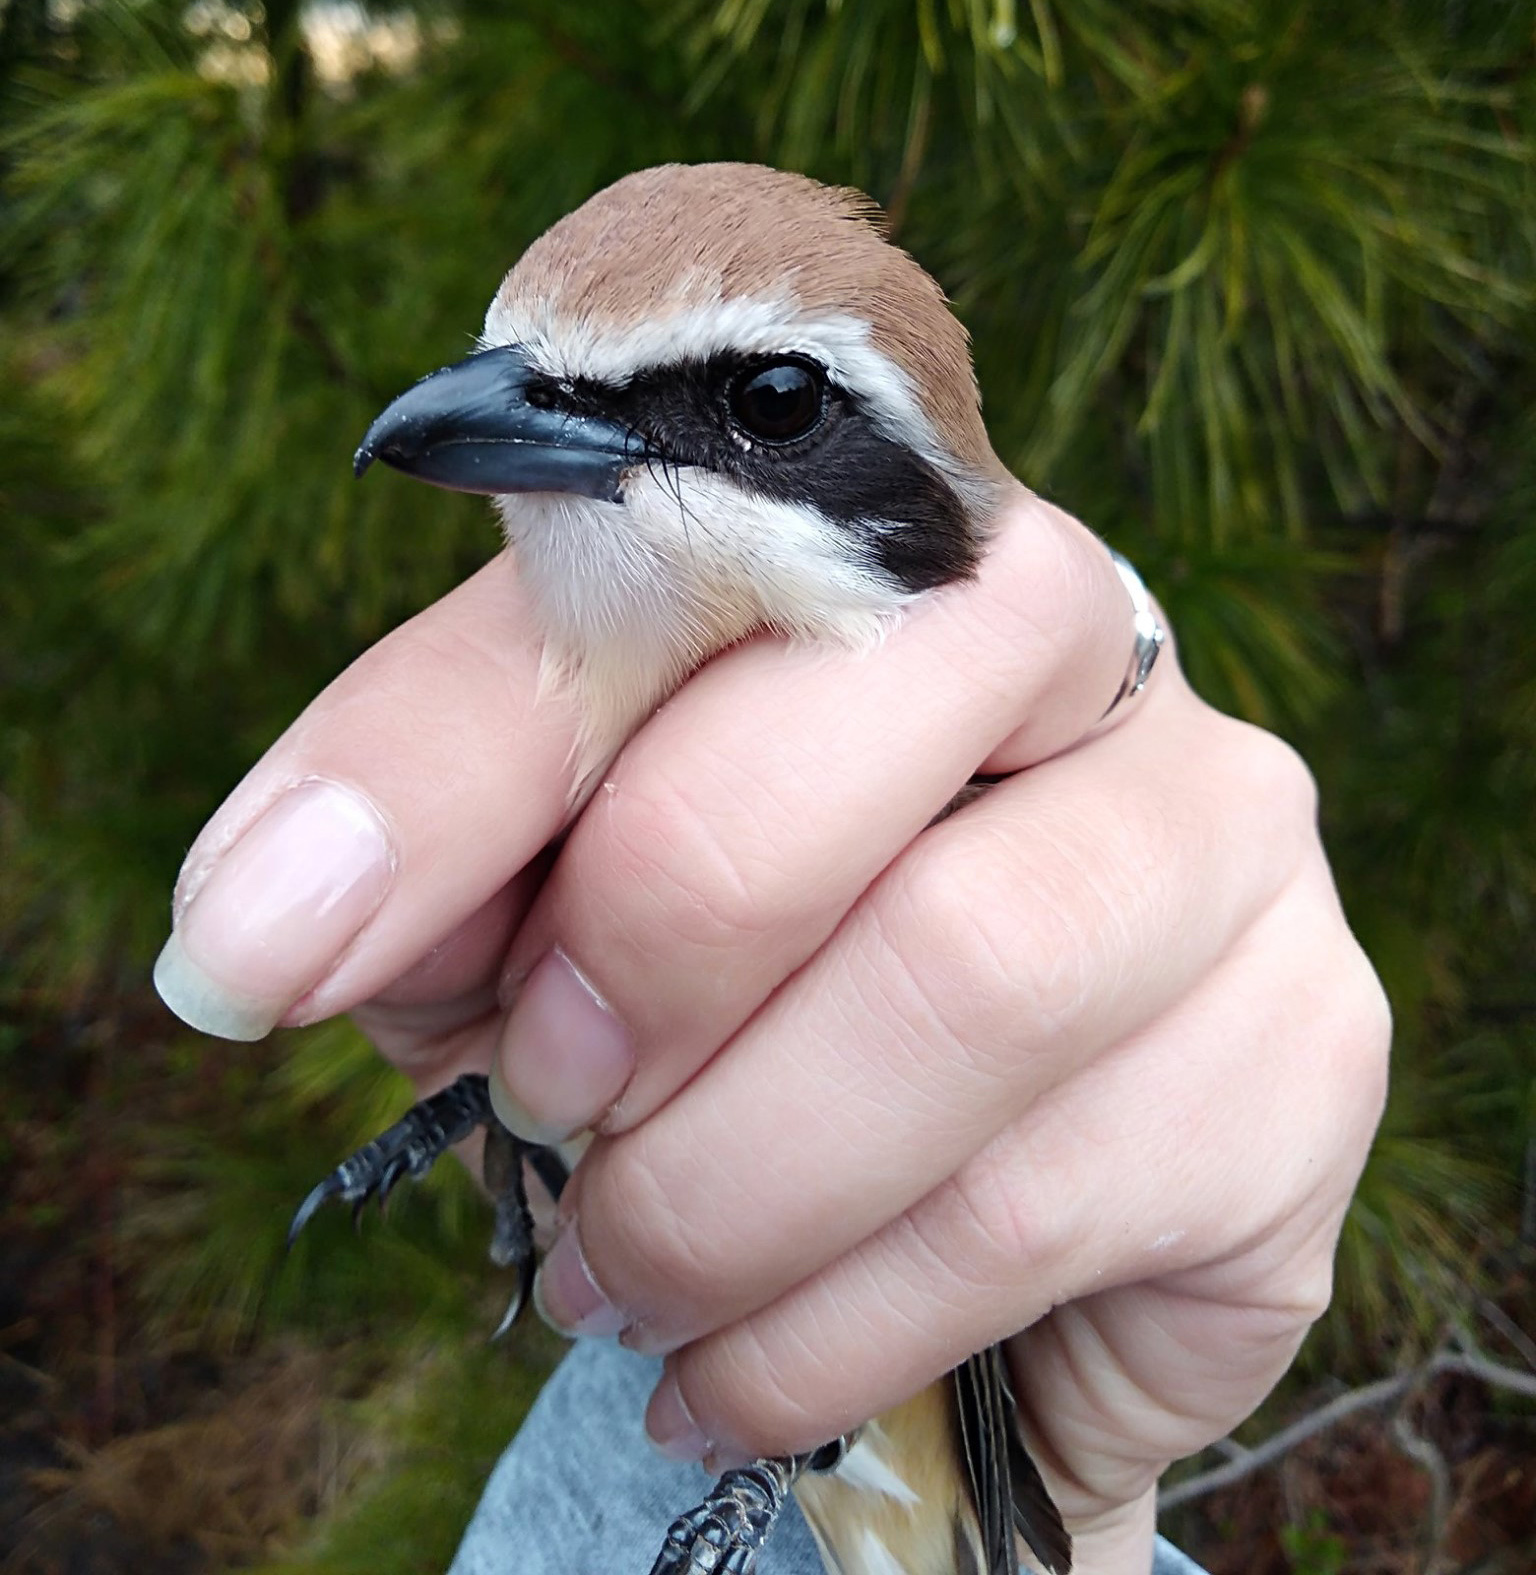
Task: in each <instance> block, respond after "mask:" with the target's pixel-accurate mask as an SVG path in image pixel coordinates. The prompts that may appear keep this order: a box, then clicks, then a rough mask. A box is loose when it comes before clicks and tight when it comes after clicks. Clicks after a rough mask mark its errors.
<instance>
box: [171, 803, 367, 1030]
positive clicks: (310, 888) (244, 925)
mask: <svg viewBox="0 0 1536 1575" xmlns="http://www.w3.org/2000/svg"><path fill="white" fill-rule="evenodd" d="M394 867H395V859H394V852H393V849H392V848H391V845H390V840H389V834H388V832H387V831H386V829H385V827H384V823H383V821H382V820H381V819H380V818H379V814H378V812H377V811H376V810H375V809H374V807H373V806H372V805H371V804H370V803H368V801H367V800H366V799H364V798H363V797H361V796H360V795H359V794H357V793H354V792H352V791H351V789H349V788H344V787H340V786H338V785H337V784H335V783H333V782H318V781H315V782H302V783H300V784H299V785H298V786H297V787H294V788H290V789H289V791H288V792H286V793H285V794H283V796H282V797H281V798H279V799H278V800H277V802H276V803H274V804H273V805H272V806H271V808H270V809H268V810H267V811H266V812H265V813H264V814H263V815H262V816H261V818H260V819H259V820H257V821H256V822H255V824H254V825H252V826H251V827H250V829H249V830H248V831H246V833H245V834H244V836H242V837H241V838H240V840H239V841H238V842H236V843H235V844H234V846H233V847H231V848H230V849H229V850H228V851H227V852H226V853H225V854H224V855H223V857H222V858H220V860H219V862H218V863H217V864H216V865H214V867H213V869H212V871H211V872H210V873H209V874H208V876H207V878H206V879H205V880H204V881H203V882H202V884H201V885H200V886H199V888H198V890H197V892H196V894H195V895H194V896H193V898H192V900H191V902H190V903H189V904H188V906H187V907H186V908H185V909H184V910H183V911H182V913H181V914H180V915H179V917H178V918H177V920H176V925H175V928H174V929H173V930H172V931H171V936H170V939H169V940H168V941H167V942H166V943H165V948H164V950H162V951H161V953H160V957H159V960H158V961H157V962H156V963H155V988H156V989H157V990H158V991H159V992H160V999H161V1000H162V1001H164V1002H165V1004H166V1005H167V1006H168V1007H170V1009H171V1010H172V1011H173V1012H175V1014H176V1015H177V1016H178V1017H179V1018H181V1019H182V1021H183V1022H186V1023H189V1024H190V1025H191V1026H192V1027H193V1028H198V1029H201V1030H202V1031H203V1032H204V1033H208V1034H217V1035H219V1036H220V1037H221V1038H224V1039H260V1038H262V1037H263V1035H265V1034H267V1033H270V1032H271V1030H272V1029H273V1028H274V1027H275V1026H276V1024H277V1023H278V1021H279V1020H280V1019H281V1018H282V1016H283V1014H284V1013H285V1012H286V1011H287V1010H288V1008H289V1007H290V1006H292V1005H293V1003H294V1002H295V1001H297V1000H298V999H299V998H300V997H301V996H303V995H304V994H306V993H307V992H308V991H309V990H311V989H313V988H314V986H315V985H316V984H318V983H319V982H320V981H321V980H322V979H323V978H324V977H325V976H326V974H328V973H329V972H330V971H331V968H332V966H333V964H334V963H335V961H336V959H337V958H338V957H339V956H340V954H341V952H342V950H343V949H344V948H345V947H346V946H347V945H348V943H349V942H351V940H352V939H353V937H354V936H356V934H357V933H358V931H359V930H361V929H362V927H363V925H364V924H366V923H367V922H368V920H369V919H370V918H371V917H372V916H373V913H374V910H375V909H376V908H377V907H378V906H379V903H380V902H381V901H383V898H384V894H385V892H386V891H387V890H388V888H389V883H390V879H391V877H392V876H393V874H394Z"/></svg>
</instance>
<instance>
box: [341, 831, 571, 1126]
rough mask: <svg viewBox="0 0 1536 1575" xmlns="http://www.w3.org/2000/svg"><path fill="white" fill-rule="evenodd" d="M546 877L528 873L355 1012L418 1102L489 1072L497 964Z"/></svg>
mask: <svg viewBox="0 0 1536 1575" xmlns="http://www.w3.org/2000/svg"><path fill="white" fill-rule="evenodd" d="M543 873H544V860H543V858H542V857H540V858H536V859H534V860H533V861H532V862H531V863H529V864H527V865H525V866H524V868H523V869H521V870H519V871H518V873H517V874H516V875H515V876H513V878H512V879H511V880H510V881H508V883H507V884H506V885H505V886H503V887H502V888H501V890H500V891H498V892H497V893H496V894H495V895H494V896H493V897H492V898H491V899H490V901H489V902H486V903H484V904H482V905H481V906H480V907H479V908H477V909H476V910H475V911H474V912H473V913H472V914H470V916H469V917H468V918H467V919H465V920H464V921H463V923H461V924H460V925H459V926H458V928H457V929H455V930H453V931H452V932H451V933H450V934H449V935H447V936H446V937H445V938H444V939H443V940H441V941H440V942H439V943H438V944H437V945H436V946H434V947H432V949H431V950H430V951H428V952H426V953H425V954H424V955H423V956H422V957H421V958H420V959H419V961H417V962H416V963H415V964H413V965H412V966H411V967H410V968H408V969H407V970H406V971H405V973H403V974H402V975H401V976H400V977H399V978H398V979H395V980H393V981H391V982H390V984H388V985H387V986H386V987H385V988H384V989H383V990H382V991H380V993H379V994H378V995H375V996H374V997H373V998H372V999H371V1000H367V1001H364V1002H361V1003H360V1004H359V1005H358V1006H356V1007H354V1008H353V1010H352V1018H353V1021H354V1022H356V1024H357V1026H358V1027H359V1028H361V1029H362V1031H363V1032H364V1033H365V1034H366V1035H367V1036H368V1038H369V1039H370V1040H372V1041H373V1044H374V1047H375V1048H376V1049H377V1050H378V1051H379V1052H380V1053H381V1054H382V1055H383V1056H384V1057H385V1058H386V1059H387V1060H388V1061H389V1062H390V1063H391V1064H392V1065H394V1066H395V1067H397V1068H398V1069H399V1070H400V1071H402V1072H404V1073H405V1074H406V1076H407V1077H409V1078H410V1079H411V1081H412V1083H413V1084H414V1085H415V1087H416V1091H417V1094H418V1096H419V1097H425V1096H426V1095H428V1094H432V1093H435V1092H436V1091H437V1090H438V1089H439V1088H441V1087H442V1086H443V1085H444V1084H446V1083H450V1082H452V1081H453V1079H454V1078H455V1077H457V1076H458V1075H459V1074H460V1073H461V1072H483V1071H485V1069H486V1067H487V1066H488V1065H489V1064H490V1059H491V1049H492V1046H493V1045H494V1044H495V1042H496V1034H497V1031H498V1028H499V1026H500V1018H501V1012H500V1007H499V1005H498V1002H497V995H496V989H497V983H498V980H499V979H500V976H501V965H502V960H503V958H504V957H505V956H506V951H507V946H508V944H509V943H510V941H511V938H512V936H513V934H514V933H515V931H516V929H517V926H518V925H519V924H520V923H521V922H522V919H523V917H524V915H525V914H526V913H527V911H528V906H529V904H530V903H531V902H532V900H533V897H534V894H535V893H536V892H537V890H538V884H539V881H540V879H541V878H542V875H543Z"/></svg>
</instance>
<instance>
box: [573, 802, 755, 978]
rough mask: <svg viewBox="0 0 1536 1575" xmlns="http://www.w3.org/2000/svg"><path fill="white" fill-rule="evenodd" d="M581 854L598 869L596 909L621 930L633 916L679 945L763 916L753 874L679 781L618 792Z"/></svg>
mask: <svg viewBox="0 0 1536 1575" xmlns="http://www.w3.org/2000/svg"><path fill="white" fill-rule="evenodd" d="M581 855H582V863H583V866H584V867H588V868H597V869H601V870H602V872H603V878H602V881H601V883H600V889H601V893H602V901H603V904H604V909H605V911H606V913H607V915H608V916H610V918H611V922H612V924H613V925H614V927H615V928H616V929H618V930H619V931H620V932H621V933H633V927H634V926H635V925H636V922H637V920H640V921H641V922H642V924H643V926H644V927H646V928H650V927H652V926H660V928H661V930H662V932H663V933H664V934H665V935H667V936H669V937H672V938H675V939H677V940H679V941H681V942H683V943H685V944H687V945H692V946H705V947H717V946H721V945H729V944H734V943H735V942H737V941H739V940H740V939H741V937H743V936H744V935H751V934H754V933H756V932H757V931H758V930H760V929H761V928H762V926H763V923H764V922H765V906H766V904H765V901H764V897H763V894H762V892H761V891H760V885H761V881H760V878H759V872H758V871H755V870H754V869H752V868H751V866H750V865H748V864H746V863H745V862H744V861H743V860H742V859H741V858H740V855H739V853H738V851H737V850H735V849H734V848H733V847H732V845H731V842H730V840H729V838H727V837H725V836H723V835H722V834H721V827H720V826H719V825H718V824H717V823H716V820H715V817H713V816H712V815H709V814H707V813H704V812H703V811H702V810H701V809H700V808H699V807H698V806H697V805H696V804H695V803H694V802H693V801H692V798H691V796H690V793H689V790H688V786H687V785H686V784H684V783H680V782H677V781H662V782H659V783H650V784H648V785H647V786H646V787H645V788H644V789H641V788H638V787H637V788H634V789H631V790H629V791H625V792H623V793H622V794H621V795H620V796H619V801H618V802H617V803H616V805H615V807H614V809H613V811H612V812H611V813H609V814H607V815H605V816H603V817H602V826H601V829H600V831H599V832H597V833H596V834H595V835H594V837H593V840H592V841H591V842H586V843H585V844H584V846H583V847H582V849H581ZM648 949H653V946H650V947H649V948H648Z"/></svg>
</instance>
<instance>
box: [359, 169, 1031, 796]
mask: <svg viewBox="0 0 1536 1575" xmlns="http://www.w3.org/2000/svg"><path fill="white" fill-rule="evenodd" d="M481 346H482V348H481V350H480V351H479V352H478V353H477V354H475V355H473V356H471V357H470V358H469V359H468V360H466V361H463V362H461V363H459V364H458V365H456V366H451V367H446V368H444V369H443V370H442V371H440V372H435V373H433V374H432V375H431V376H430V377H428V378H425V379H424V380H423V381H422V382H420V383H418V384H417V385H416V386H415V387H414V388H412V389H410V390H409V391H407V392H406V393H405V394H403V395H402V396H401V397H400V398H399V399H397V400H396V401H395V402H394V403H393V404H392V405H390V406H389V408H388V409H387V410H385V411H384V413H383V414H382V415H380V416H379V418H378V420H377V421H375V422H374V424H373V426H372V427H371V428H370V429H369V431H368V434H367V436H366V437H365V438H364V439H363V443H362V446H361V447H360V448H359V450H358V454H357V468H358V471H359V474H361V471H362V470H363V469H364V468H366V466H367V465H368V464H369V463H370V462H371V461H372V460H374V459H381V460H383V461H385V463H387V464H390V465H393V466H394V467H396V468H397V469H400V470H403V471H406V472H407V473H409V474H411V475H414V476H417V477H419V478H420V479H422V480H424V481H429V482H432V483H434V484H436V485H438V486H444V487H450V488H454V489H457V490H460V491H468V492H480V493H487V494H490V495H492V496H494V497H495V498H496V500H497V506H498V508H499V510H500V512H501V516H502V520H503V523H504V525H505V527H506V532H507V536H508V539H509V541H510V542H511V545H512V547H513V550H514V553H515V555H516V557H517V560H518V565H519V572H520V575H521V577H522V579H523V580H524V582H525V583H526V584H527V586H528V588H529V591H530V593H531V595H532V598H533V601H534V604H535V606H536V607H537V609H538V613H539V616H540V617H541V619H542V621H543V624H544V635H545V639H546V644H547V652H548V667H549V670H550V671H551V672H552V673H555V674H558V675H560V676H561V677H562V678H564V679H567V680H568V681H569V682H571V683H572V684H573V685H574V687H575V690H576V694H577V698H578V701H579V702H580V704H581V707H582V714H583V728H584V732H583V737H582V740H581V742H580V744H579V746H578V749H579V756H580V758H579V760H578V775H579V776H580V777H582V778H587V777H590V776H591V774H592V772H593V771H595V770H596V769H598V768H600V767H601V765H602V764H604V763H605V762H606V760H607V758H608V757H609V756H611V754H612V753H613V752H614V751H615V750H616V749H617V748H618V747H619V745H620V744H621V743H622V742H623V739H624V737H625V736H627V734H628V733H629V732H630V731H631V730H632V729H633V728H634V727H635V726H636V725H637V723H638V722H639V721H640V720H641V719H642V718H643V717H644V716H645V715H646V714H647V713H648V712H649V710H650V709H651V708H653V707H654V706H655V705H656V704H657V703H658V702H659V701H660V700H661V699H662V698H663V697H664V696H665V695H666V694H667V693H669V692H670V691H671V690H672V689H673V688H674V687H675V686H676V685H677V684H678V683H679V682H681V680H682V679H683V678H684V677H685V676H686V675H687V674H688V673H689V672H690V671H691V670H692V669H693V668H695V667H696V666H698V665H699V664H700V663H701V662H703V661H704V660H706V659H707V658H708V657H709V656H711V655H713V654H714V653H715V652H716V651H718V650H720V649H722V648H723V647H725V646H727V645H729V644H731V643H732V642H734V641H736V640H739V639H741V638H742V637H744V636H746V635H748V634H750V633H752V632H753V631H755V630H758V629H761V628H773V629H778V630H782V631H785V632H787V633H790V634H792V635H801V636H809V637H818V638H825V637H831V638H833V639H837V640H841V641H843V642H845V643H851V644H868V643H872V642H873V641H874V640H876V639H878V638H879V636H880V633H881V632H882V631H883V629H884V628H885V627H887V626H888V624H889V623H890V621H891V619H892V618H893V617H894V616H895V615H896V614H897V613H899V611H900V609H901V608H902V607H903V606H904V605H906V604H907V603H908V602H910V601H911V600H912V598H913V597H915V596H917V595H919V594H921V593H922V592H924V591H926V590H929V589H931V588H933V587H935V586H939V585H942V584H945V583H948V582H950V581H953V580H956V579H960V578H963V577H965V576H967V575H968V574H970V573H972V572H973V571H974V569H975V566H976V564H977V561H978V558H979V556H980V553H981V550H982V547H983V545H984V541H985V535H986V531H987V522H988V520H989V518H990V517H991V515H992V513H993V512H994V510H995V507H996V504H997V501H998V499H999V496H1000V494H1001V491H1002V489H1003V487H1004V486H1005V485H1006V484H1007V480H1008V477H1007V473H1006V472H1005V471H1004V469H1003V468H1002V466H1001V464H1000V463H999V461H998V460H997V459H996V457H995V456H994V455H993V453H992V449H991V446H990V444H989V442H988V440H987V434H986V429H985V428H984V426H983V424H982V420H981V409H980V400H979V397H978V394H977V389H976V379H975V374H974V372H973V371H972V368H971V358H970V346H969V341H968V339H967V337H966V333H965V330H964V329H963V328H962V327H961V326H960V324H959V322H958V321H957V320H956V319H955V318H954V316H953V315H952V314H951V313H950V311H949V309H948V306H947V304H946V302H945V299H944V295H943V292H942V291H941V290H940V289H939V286H938V285H937V284H936V283H935V282H934V281H933V279H932V278H930V277H929V275H928V274H926V273H925V272H924V271H923V270H922V269H921V268H920V267H919V266H918V265H917V263H916V262H914V261H913V260H912V258H911V257H910V256H908V255H907V253H906V252H904V251H902V250H900V249H899V248H898V247H896V246H894V245H892V244H891V242H889V241H888V240H887V239H886V238H885V236H884V233H883V231H882V228H881V223H880V215H879V212H878V210H877V209H876V208H875V207H874V206H873V204H871V203H870V202H869V201H868V200H867V199H866V198H864V197H862V196H861V195H859V194H858V193H857V192H852V191H847V190H838V189H834V188H831V187H827V186H822V185H819V184H817V183H816V182H815V181H812V180H808V179H806V178H805V177H804V176H800V175H791V174H786V173H783V172H781V171H778V170H772V169H766V168H762V167H760V166H757V165H743V164H706V165H666V166H663V167H661V168H657V169H649V170H642V171H640V172H639V173H637V174H634V175H630V176H627V177H626V178H625V179H623V180H621V181H618V182H617V183H616V184H614V185H613V186H610V187H608V188H607V190H605V191H602V192H599V193H598V194H597V195H596V196H595V197H593V198H592V199H591V200H590V201H588V202H587V203H585V204H584V205H583V206H582V207H580V208H578V209H577V210H576V211H575V212H574V213H571V214H569V215H568V216H567V217H566V218H564V219H562V220H561V221H560V222H559V223H558V224H556V225H555V226H554V227H553V228H552V229H551V230H549V231H548V232H547V233H546V234H544V235H543V236H541V237H540V238H539V239H538V240H537V241H535V242H534V244H533V245H532V246H531V247H529V249H528V250H527V252H526V253H525V254H524V255H523V257H522V258H521V260H520V261H519V262H518V263H517V265H516V266H515V267H514V268H513V269H512V271H511V272H510V273H509V274H508V275H507V277H506V279H505V280H504V281H503V282H502V286H501V288H500V290H498V291H497V293H496V297H495V299H494V300H493V301H492V302H491V305H490V308H489V310H488V312H487V313H486V319H485V328H484V332H483V333H482V335H481Z"/></svg>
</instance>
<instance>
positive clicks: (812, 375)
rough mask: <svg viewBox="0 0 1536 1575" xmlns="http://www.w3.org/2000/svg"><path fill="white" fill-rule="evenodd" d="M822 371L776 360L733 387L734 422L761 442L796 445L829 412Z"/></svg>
mask: <svg viewBox="0 0 1536 1575" xmlns="http://www.w3.org/2000/svg"><path fill="white" fill-rule="evenodd" d="M826 392H827V388H826V381H825V379H824V378H823V376H822V373H821V368H820V367H818V366H815V365H814V364H812V363H809V362H805V361H774V362H772V363H771V364H770V365H768V366H759V367H757V368H755V369H754V370H753V371H750V372H747V373H745V374H744V375H743V376H741V377H739V378H737V379H736V381H735V382H734V383H733V384H732V385H731V391H730V410H731V419H732V420H733V421H734V422H735V423H736V425H737V426H738V427H740V428H741V430H742V431H743V432H745V433H746V435H747V436H748V437H751V438H756V439H757V440H758V441H759V442H760V443H793V442H795V441H797V440H798V439H800V438H803V437H809V436H810V434H811V433H812V432H814V431H815V430H816V428H817V427H818V426H819V425H820V424H821V418H822V415H823V413H824V411H825V409H826Z"/></svg>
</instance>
